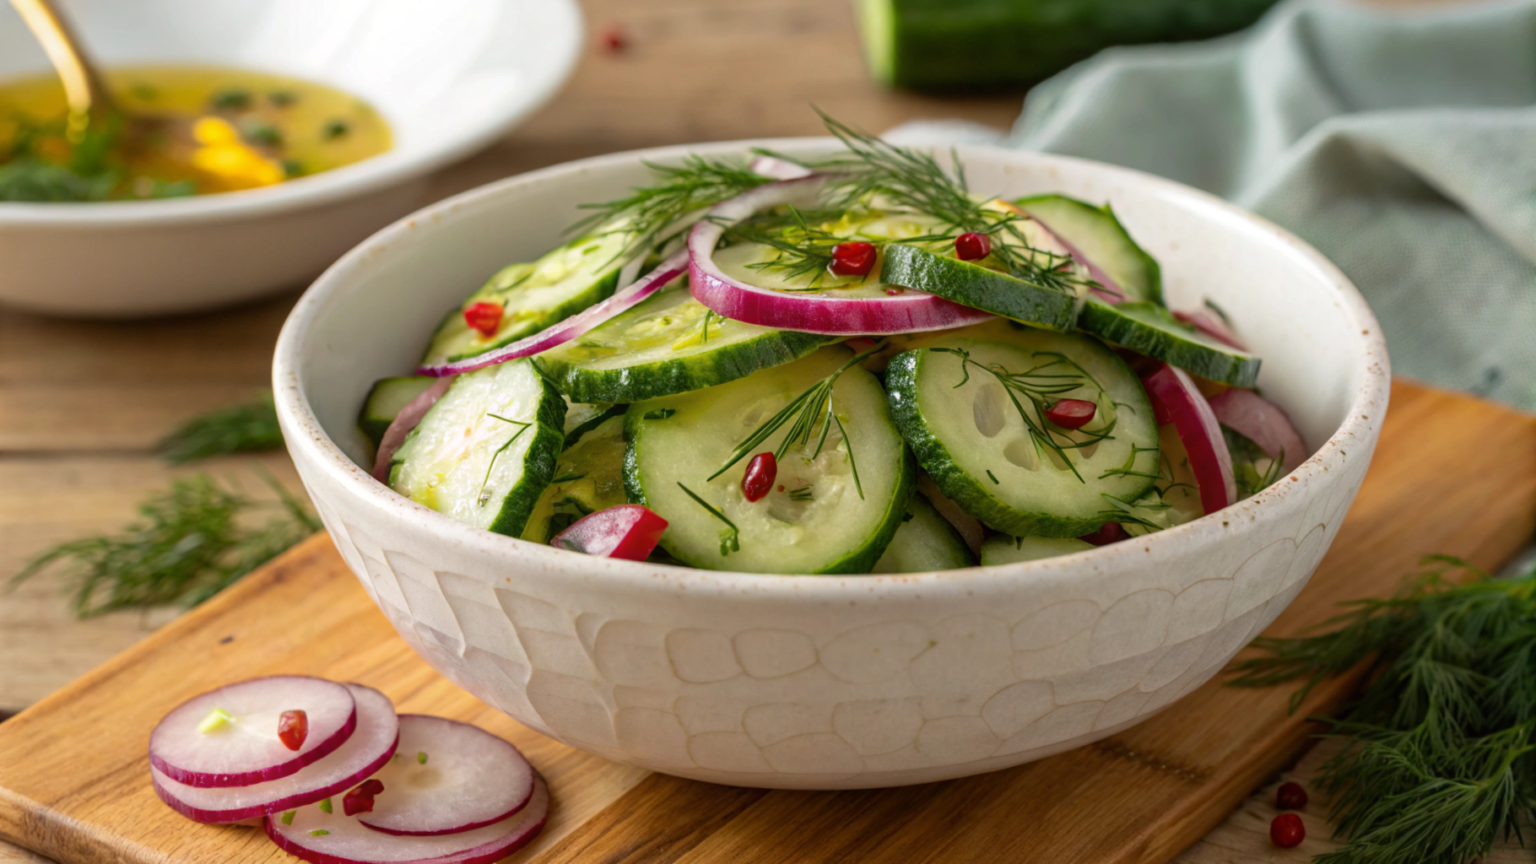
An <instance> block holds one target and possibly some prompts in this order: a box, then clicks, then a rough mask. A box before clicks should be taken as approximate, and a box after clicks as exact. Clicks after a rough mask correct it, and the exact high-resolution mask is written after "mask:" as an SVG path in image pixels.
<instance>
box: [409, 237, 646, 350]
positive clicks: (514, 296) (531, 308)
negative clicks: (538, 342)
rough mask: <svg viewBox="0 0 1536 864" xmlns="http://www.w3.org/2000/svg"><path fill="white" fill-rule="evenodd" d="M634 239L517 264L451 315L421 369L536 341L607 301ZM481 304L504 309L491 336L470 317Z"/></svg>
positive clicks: (587, 242)
mask: <svg viewBox="0 0 1536 864" xmlns="http://www.w3.org/2000/svg"><path fill="white" fill-rule="evenodd" d="M633 240H634V237H633V236H632V235H630V234H627V233H625V232H623V231H605V232H603V233H601V234H597V235H592V236H588V237H583V238H581V239H579V240H575V241H573V242H571V243H567V244H566V245H564V246H561V247H560V248H558V249H555V250H552V251H550V252H548V253H547V254H545V255H544V257H542V258H540V259H539V260H537V261H534V262H533V263H531V264H526V263H525V264H513V265H510V266H508V267H505V268H503V269H502V270H501V271H500V272H498V273H497V274H496V275H494V276H492V277H491V278H490V281H488V282H486V283H485V285H484V286H482V287H481V288H480V290H478V291H476V292H475V293H474V294H471V295H470V296H469V299H467V300H465V301H464V303H463V304H462V305H461V306H460V307H459V308H458V309H455V310H453V311H452V312H450V313H448V316H447V317H446V318H444V319H443V323H442V324H439V325H438V328H437V332H436V333H434V334H433V335H432V343H431V344H430V345H428V346H427V353H426V355H425V356H424V357H423V358H422V361H421V365H423V366H430V365H436V364H440V363H448V362H452V361H454V360H463V359H465V358H466V357H473V356H475V355H477V354H483V353H485V352H486V351H489V350H491V349H493V348H500V347H501V346H503V345H506V344H507V343H509V342H516V341H517V340H518V339H521V338H523V337H524V336H531V335H533V334H534V333H537V332H539V331H540V330H543V329H544V328H546V327H548V326H550V325H551V324H556V323H558V322H560V321H564V320H565V319H566V318H569V317H571V316H572V315H575V314H576V313H577V312H580V311H581V310H583V309H585V308H587V307H588V306H591V305H592V304H594V303H597V302H598V301H600V300H603V299H606V298H607V297H608V295H610V294H612V293H613V290H614V288H615V287H617V284H618V279H619V271H620V270H621V269H623V267H624V265H625V264H628V263H629V261H630V259H632V258H633V257H634V255H635V254H639V253H635V252H633V251H632V250H630V249H629V248H628V247H629V245H630V243H631V242H632V241H633ZM476 303H495V304H496V305H498V306H501V307H502V315H501V325H500V326H499V327H498V328H497V329H496V332H495V333H493V334H491V335H490V336H485V335H482V334H481V333H480V332H479V331H478V330H474V329H472V328H471V327H470V326H469V324H468V323H467V322H466V321H465V320H464V311H465V310H466V309H468V308H469V307H470V306H473V305H474V304H476Z"/></svg>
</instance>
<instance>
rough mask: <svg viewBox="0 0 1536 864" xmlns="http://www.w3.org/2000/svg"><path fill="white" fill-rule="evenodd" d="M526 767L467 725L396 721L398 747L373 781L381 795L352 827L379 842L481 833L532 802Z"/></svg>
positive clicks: (405, 717)
mask: <svg viewBox="0 0 1536 864" xmlns="http://www.w3.org/2000/svg"><path fill="white" fill-rule="evenodd" d="M533 778H534V773H533V766H532V765H529V764H528V760H527V759H524V758H523V754H521V753H519V752H517V748H516V747H513V746H512V745H511V744H509V743H507V742H506V741H504V740H502V739H500V738H497V737H496V736H495V735H492V734H491V733H489V732H486V731H485V730H483V729H480V728H478V727H475V726H471V725H469V724H468V723H459V722H457V721H454V720H446V719H444V718H442V717H428V716H426V715H424V714H402V715H400V747H399V749H398V750H396V751H395V756H394V758H392V759H390V760H389V763H388V764H387V765H385V766H384V767H383V768H382V769H380V770H379V773H378V774H376V775H374V779H376V780H378V781H379V782H381V783H383V784H384V791H383V792H380V793H378V794H377V795H375V796H374V801H373V809H372V810H371V811H369V812H367V813H361V814H359V815H358V817H357V821H359V822H361V823H363V824H364V825H366V826H368V827H369V828H372V829H373V830H375V831H378V832H381V833H384V834H395V835H401V836H413V837H435V836H440V835H443V834H461V833H463V832H465V831H473V830H475V829H476V828H483V827H484V826H486V825H490V824H491V823H493V822H500V821H501V820H503V819H505V818H507V817H508V816H511V815H512V814H513V813H516V812H517V811H519V810H521V809H523V807H524V806H525V805H526V804H527V803H528V801H529V799H530V798H532V797H533Z"/></svg>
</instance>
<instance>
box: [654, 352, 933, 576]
mask: <svg viewBox="0 0 1536 864" xmlns="http://www.w3.org/2000/svg"><path fill="white" fill-rule="evenodd" d="M853 357H854V355H853V354H852V352H850V351H848V350H847V349H845V348H841V347H829V348H824V349H822V350H821V351H818V352H816V353H815V354H812V355H811V356H809V357H806V358H803V359H801V360H797V361H795V362H793V363H790V364H787V365H784V366H778V367H775V368H772V369H763V370H760V371H758V372H755V373H753V374H751V375H749V376H747V377H746V378H742V379H740V380H737V381H732V382H730V383H729V384H722V385H720V386H719V387H711V388H709V389H707V390H700V391H696V392H693V393H686V394H682V395H678V396H669V397H666V398H663V399H656V400H652V401H649V402H641V403H637V404H634V405H631V406H629V413H628V415H627V417H626V427H625V432H626V437H627V438H628V439H629V448H628V450H627V451H626V453H625V457H624V482H625V486H626V488H627V490H628V492H629V500H630V501H632V502H634V503H637V504H644V505H646V506H647V507H649V508H651V509H652V510H654V511H656V512H657V513H658V514H660V515H661V517H662V518H664V519H666V520H667V521H668V522H669V523H671V527H669V528H668V529H667V533H666V534H665V535H663V537H662V540H661V545H662V546H663V547H664V548H665V549H666V550H667V552H668V553H669V554H671V555H672V556H673V557H674V558H676V559H678V560H679V561H682V562H684V563H685V564H688V565H690V566H693V567H702V568H707V569H713V570H743V571H748V572H754V573H863V572H867V571H868V570H869V568H870V567H872V566H873V565H874V563H875V562H876V561H877V560H878V559H879V558H880V555H881V553H883V552H884V551H885V548H886V546H887V545H888V544H889V543H890V542H891V537H892V535H894V534H895V533H896V530H897V528H898V527H899V526H900V525H901V518H902V516H903V515H904V514H905V513H906V511H907V503H908V500H909V499H910V498H911V493H912V483H913V475H914V473H915V472H914V470H913V465H912V457H911V455H910V454H909V453H908V452H907V449H906V446H905V445H904V444H903V443H902V441H901V436H900V434H898V433H897V431H896V427H895V426H894V425H893V424H892V422H891V415H890V409H889V408H888V407H887V405H886V399H885V393H884V392H883V391H882V390H881V389H880V383H879V382H878V381H877V380H876V379H875V376H874V375H872V374H871V373H869V372H867V371H865V370H864V369H862V368H860V367H858V366H851V367H850V366H848V363H849V361H851V360H852V359H853ZM833 376H836V377H835V378H834V377H833ZM827 380H832V382H833V383H832V384H831V387H830V392H831V401H832V406H833V411H832V416H831V418H830V423H829V422H828V419H829V418H828V416H827V414H826V412H825V410H823V406H825V404H826V399H825V397H824V396H823V397H822V398H819V399H815V400H805V401H804V402H802V405H807V404H812V405H814V411H815V416H814V418H813V419H812V422H811V427H810V430H809V431H810V432H811V434H810V436H809V438H810V440H809V443H808V444H803V443H801V441H800V439H798V438H797V439H796V440H795V442H794V443H792V444H790V445H789V446H787V447H786V448H784V449H783V452H782V455H781V458H779V459H778V475H777V479H776V480H775V482H774V485H773V487H772V489H771V490H770V491H769V493H768V495H767V496H766V497H764V498H762V499H761V500H759V501H756V502H751V501H748V500H747V499H746V498H745V496H743V495H742V492H741V479H742V474H743V472H744V471H745V469H746V466H747V464H748V462H749V461H750V458H751V457H752V456H753V455H755V454H757V453H760V452H764V451H772V450H777V449H779V448H780V445H781V443H782V442H784V440H785V438H786V436H787V435H788V433H789V432H790V430H791V428H792V427H793V426H794V420H793V419H791V420H789V421H788V422H786V423H784V424H783V425H781V426H779V427H778V428H777V429H776V430H775V431H773V432H772V434H770V435H768V436H767V437H766V438H765V439H764V440H762V441H761V442H760V443H759V444H758V445H757V446H754V447H752V448H750V449H751V452H749V453H746V454H745V456H744V458H741V459H739V460H738V461H736V462H735V463H734V464H733V465H731V467H730V468H729V469H727V470H725V471H723V472H720V471H719V469H721V468H722V467H723V466H725V465H726V464H727V463H729V462H730V461H731V459H732V456H733V451H735V450H737V449H738V446H739V445H740V444H741V443H742V442H744V441H746V440H747V439H749V438H750V437H751V436H752V435H753V433H754V432H755V431H757V430H759V429H760V428H762V427H763V426H764V424H765V423H766V422H767V421H770V420H771V419H772V418H775V417H776V416H783V415H781V412H782V411H783V410H784V409H785V408H786V406H789V405H790V403H791V402H793V401H794V400H795V399H796V398H797V397H799V396H801V395H802V394H805V393H807V392H808V391H812V390H813V389H815V388H818V387H822V388H823V389H820V390H819V391H818V392H820V393H822V394H824V393H825V392H826V391H825V389H824V385H823V382H825V381H827ZM789 413H796V412H794V411H793V409H791V411H790V412H789ZM844 433H846V436H847V437H846V438H845V437H844ZM823 435H825V440H824V443H823V439H822V436H823ZM818 447H819V452H818ZM717 472H719V473H718V476H716V477H715V479H713V480H711V479H709V478H710V476H711V475H714V474H716V473H717ZM695 496H697V497H695Z"/></svg>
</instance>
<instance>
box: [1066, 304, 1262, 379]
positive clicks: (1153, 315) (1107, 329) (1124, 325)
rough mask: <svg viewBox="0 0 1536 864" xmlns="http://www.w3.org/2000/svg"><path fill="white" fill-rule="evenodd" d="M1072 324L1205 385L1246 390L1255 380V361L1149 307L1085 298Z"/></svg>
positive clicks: (1256, 375)
mask: <svg viewBox="0 0 1536 864" xmlns="http://www.w3.org/2000/svg"><path fill="white" fill-rule="evenodd" d="M1077 326H1079V327H1081V328H1082V329H1084V330H1086V331H1088V332H1089V333H1093V334H1096V335H1098V336H1101V337H1103V338H1104V339H1106V340H1108V341H1110V342H1113V343H1115V344H1116V345H1121V346H1124V347H1126V348H1129V349H1131V350H1132V351H1135V352H1137V353H1139V354H1145V355H1147V356H1148V357H1153V358H1156V359H1158V360H1161V361H1163V362H1164V363H1167V364H1169V365H1171V366H1177V367H1179V368H1180V369H1183V370H1184V371H1186V372H1188V373H1190V374H1191V375H1198V376H1200V377H1201V378H1207V379H1210V380H1211V381H1220V382H1221V383H1223V384H1231V385H1232V386H1234V387H1252V386H1253V385H1254V384H1255V383H1256V382H1257V381H1258V380H1259V365H1260V363H1262V361H1261V360H1260V359H1259V358H1258V357H1255V356H1253V355H1252V354H1249V353H1248V352H1246V351H1239V350H1237V349H1236V348H1233V347H1232V346H1230V345H1223V344H1222V343H1220V342H1217V341H1216V340H1215V339H1212V338H1210V337H1209V336H1206V335H1205V334H1204V333H1201V332H1200V331H1198V330H1196V329H1195V328H1193V327H1190V326H1188V325H1187V324H1185V323H1183V322H1182V321H1180V320H1178V319H1177V318H1174V317H1173V315H1172V314H1171V313H1169V311H1168V310H1167V309H1164V308H1163V307H1161V306H1157V305H1154V304H1152V303H1121V304H1120V305H1118V306H1111V305H1109V304H1108V303H1102V302H1100V301H1098V300H1092V299H1090V300H1089V301H1088V302H1087V303H1085V304H1084V305H1083V314H1082V316H1081V317H1080V318H1079V319H1078V322H1077Z"/></svg>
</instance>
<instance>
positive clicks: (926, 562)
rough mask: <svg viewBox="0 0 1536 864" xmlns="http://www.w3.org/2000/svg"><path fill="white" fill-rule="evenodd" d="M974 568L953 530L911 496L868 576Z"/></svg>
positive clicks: (967, 549)
mask: <svg viewBox="0 0 1536 864" xmlns="http://www.w3.org/2000/svg"><path fill="white" fill-rule="evenodd" d="M974 566H976V556H974V555H972V554H971V549H970V547H969V546H966V545H965V541H964V540H963V539H961V537H960V533H959V532H957V531H956V530H955V526H953V525H951V524H949V522H948V521H947V520H946V519H945V518H944V517H943V516H940V515H939V511H937V510H935V509H933V505H932V504H929V503H928V499H927V498H924V497H923V496H921V495H913V496H912V503H910V504H908V505H907V512H906V515H904V516H902V517H901V527H900V528H897V529H896V536H894V537H892V538H891V545H889V546H887V547H885V554H883V555H881V556H880V560H879V561H876V562H875V566H874V567H872V568H870V571H869V572H871V573H930V572H933V571H935V570H958V569H960V568H962V567H974Z"/></svg>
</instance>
